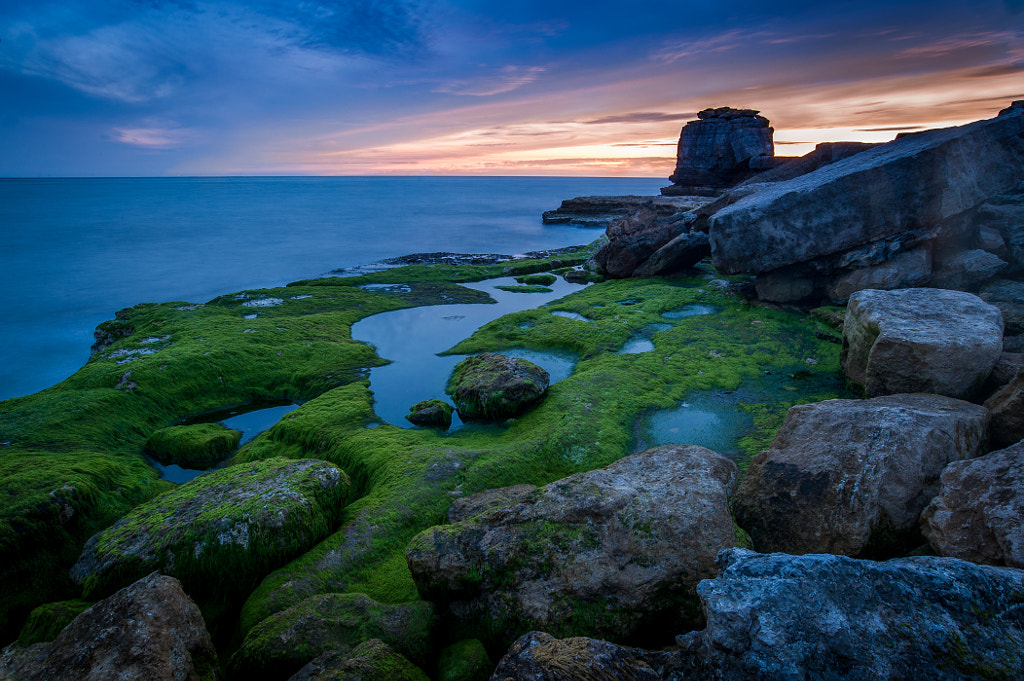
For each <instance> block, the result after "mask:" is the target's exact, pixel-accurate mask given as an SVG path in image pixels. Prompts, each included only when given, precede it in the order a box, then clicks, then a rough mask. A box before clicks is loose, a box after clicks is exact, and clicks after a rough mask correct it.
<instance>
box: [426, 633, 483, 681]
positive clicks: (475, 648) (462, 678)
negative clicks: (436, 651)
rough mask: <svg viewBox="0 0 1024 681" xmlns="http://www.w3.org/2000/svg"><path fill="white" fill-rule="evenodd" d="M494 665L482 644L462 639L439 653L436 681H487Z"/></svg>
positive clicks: (475, 640)
mask: <svg viewBox="0 0 1024 681" xmlns="http://www.w3.org/2000/svg"><path fill="white" fill-rule="evenodd" d="M493 669H494V663H493V662H491V658H490V657H489V656H488V655H487V649H486V648H484V644H483V643H482V642H481V641H480V640H479V639H475V638H469V639H464V640H462V641H458V642H456V643H453V644H452V645H450V646H448V647H447V648H445V649H444V650H442V651H441V657H440V659H439V660H438V663H437V679H438V681H487V679H488V678H490V676H491V671H493Z"/></svg>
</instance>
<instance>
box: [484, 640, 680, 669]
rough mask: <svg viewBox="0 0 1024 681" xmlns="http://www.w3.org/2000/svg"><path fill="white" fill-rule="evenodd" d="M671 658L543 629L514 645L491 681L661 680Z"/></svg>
mask: <svg viewBox="0 0 1024 681" xmlns="http://www.w3.org/2000/svg"><path fill="white" fill-rule="evenodd" d="M668 660H671V655H669V654H668V653H661V652H653V651H648V650H641V649H639V648H628V647H624V646H618V645H615V644H614V643H609V642H608V641H601V640H598V639H593V638H586V637H582V636H580V637H574V638H566V639H557V638H555V637H554V636H552V635H551V634H547V633H544V632H542V631H531V632H529V633H527V634H523V635H522V636H520V637H519V638H518V639H517V640H516V642H515V643H513V644H512V646H511V647H510V648H509V649H508V652H506V653H505V656H504V657H503V658H501V662H499V663H498V667H497V668H496V669H495V670H494V673H493V674H492V675H491V681H537V680H539V679H543V681H579V680H580V679H600V680H602V681H604V680H605V679H607V680H608V681H611V680H612V679H623V680H628V681H661V679H663V678H664V677H663V675H662V672H663V671H664V670H665V669H666V666H665V662H666V661H668Z"/></svg>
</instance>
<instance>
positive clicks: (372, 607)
mask: <svg viewBox="0 0 1024 681" xmlns="http://www.w3.org/2000/svg"><path fill="white" fill-rule="evenodd" d="M433 617H434V609H433V606H431V604H430V603H425V602H422V601H419V602H415V603H404V604H402V605H385V604H382V603H378V602H377V601H375V600H373V599H372V598H370V597H369V596H366V595H364V594H356V593H349V594H321V595H319V596H313V597H312V598H307V599H306V600H304V601H302V602H300V603H298V604H297V605H293V606H292V607H290V608H288V609H287V610H282V611H281V612H278V613H275V614H273V615H271V616H270V617H268V618H267V619H265V620H263V621H262V622H260V623H259V624H257V625H256V626H255V627H253V628H252V629H250V630H249V633H248V634H246V636H245V640H244V641H243V642H242V645H241V647H240V648H239V649H238V650H237V651H236V652H235V654H234V655H233V656H232V658H231V664H230V671H231V674H232V676H233V677H234V678H239V679H244V678H268V679H286V678H288V677H289V676H290V675H292V674H295V673H296V672H298V671H299V670H300V669H301V668H302V667H303V666H304V665H306V664H308V663H310V662H312V661H313V660H316V659H317V658H318V657H320V656H321V655H323V654H324V653H330V652H339V653H341V654H342V655H343V656H344V657H352V656H353V655H354V654H355V650H356V647H357V646H358V645H359V644H360V643H363V642H365V641H369V640H371V639H379V640H381V641H383V642H384V643H385V644H387V645H388V646H389V647H390V648H392V649H393V650H394V651H395V652H396V653H398V654H399V655H401V656H403V657H405V658H407V659H409V660H411V661H413V662H415V663H420V664H422V663H423V662H424V661H425V660H426V659H428V658H429V657H430V650H431V641H430V631H431V626H432V624H433Z"/></svg>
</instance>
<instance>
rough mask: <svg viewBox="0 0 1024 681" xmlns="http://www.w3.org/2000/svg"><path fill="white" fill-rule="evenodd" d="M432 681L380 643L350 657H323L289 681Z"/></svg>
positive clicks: (368, 643) (375, 641)
mask: <svg viewBox="0 0 1024 681" xmlns="http://www.w3.org/2000/svg"><path fill="white" fill-rule="evenodd" d="M375 679H379V680H380V681H430V680H429V678H428V677H427V675H426V674H424V673H423V670H422V669H420V668H419V667H417V666H416V665H414V664H413V663H412V662H409V660H407V659H405V658H404V657H402V656H401V655H399V654H398V653H396V652H395V651H394V650H392V648H391V647H390V646H389V645H388V644H386V643H384V642H383V641H381V640H380V639H376V638H373V639H370V640H369V641H364V642H362V643H360V644H359V645H357V646H356V647H355V648H353V649H352V651H351V652H350V653H342V652H337V651H332V652H329V653H324V654H323V655H321V656H320V657H318V658H316V659H315V660H313V661H312V662H310V663H309V664H307V665H306V666H305V667H303V668H302V669H300V670H299V671H298V672H297V673H296V674H295V676H293V677H291V678H290V679H289V680H288V681H372V680H375Z"/></svg>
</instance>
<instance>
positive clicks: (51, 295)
mask: <svg viewBox="0 0 1024 681" xmlns="http://www.w3.org/2000/svg"><path fill="white" fill-rule="evenodd" d="M664 184H665V180H659V179H651V178H648V179H639V178H486V177H439V178H433V177H345V178H159V179H0V286H2V290H3V296H2V298H0V320H2V323H0V399H6V398H10V397H15V396H18V395H25V394H29V393H32V392H36V391H38V390H42V389H43V388H46V387H49V386H51V385H53V384H55V383H58V382H59V381H61V380H63V379H64V378H66V377H67V376H70V375H71V374H72V373H74V372H75V371H76V370H77V369H78V368H79V367H80V366H82V364H84V363H85V361H86V360H87V359H88V358H89V346H90V345H91V344H92V342H93V338H92V332H93V329H94V328H95V327H96V325H97V324H99V323H100V322H102V321H103V320H105V319H111V318H113V315H114V312H115V311H117V310H119V309H120V308H122V307H128V306H131V305H134V304H136V303H141V302H151V301H155V302H163V301H169V300H183V301H188V302H206V301H207V300H209V299H211V298H214V297H216V296H217V295H220V294H223V293H230V292H232V291H238V290H242V289H250V288H260V287H266V286H280V285H282V284H286V283H288V282H290V281H295V280H297V279H304V278H309V277H315V276H318V275H321V274H324V273H326V272H328V271H330V270H332V269H335V268H338V267H349V266H353V265H360V264H365V263H370V262H375V261H377V260H381V259H383V258H387V257H391V256H396V255H404V254H407V253H417V252H430V251H453V252H460V253H509V254H514V253H522V252H525V251H531V250H538V249H545V248H558V247H562V246H570V245H575V244H581V243H589V242H590V241H592V240H593V239H595V238H596V237H597V236H598V235H599V234H600V232H599V231H598V230H593V229H581V228H576V227H568V226H561V225H548V226H546V225H543V224H542V223H541V220H540V215H541V213H542V212H543V211H545V210H549V209H552V208H556V207H557V206H558V204H559V203H560V202H561V200H562V199H566V198H570V197H573V196H584V195H590V194H606V195H615V194H656V193H657V192H658V188H659V187H660V186H662V185H664Z"/></svg>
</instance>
